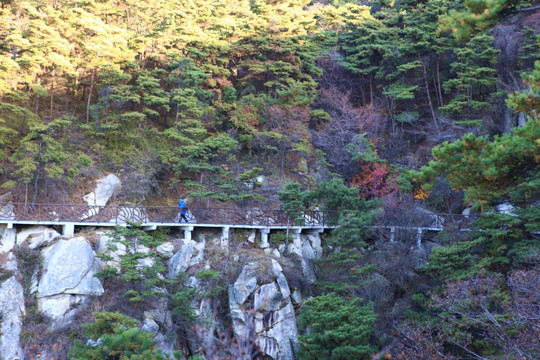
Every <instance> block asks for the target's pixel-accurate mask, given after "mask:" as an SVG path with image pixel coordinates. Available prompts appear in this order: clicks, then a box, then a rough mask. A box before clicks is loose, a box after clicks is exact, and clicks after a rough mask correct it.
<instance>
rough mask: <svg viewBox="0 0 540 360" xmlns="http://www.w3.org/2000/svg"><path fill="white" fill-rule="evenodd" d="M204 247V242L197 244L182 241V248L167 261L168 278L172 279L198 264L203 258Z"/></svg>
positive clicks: (191, 241)
mask: <svg viewBox="0 0 540 360" xmlns="http://www.w3.org/2000/svg"><path fill="white" fill-rule="evenodd" d="M204 247H205V242H204V240H203V241H201V242H199V243H197V242H196V241H193V240H188V241H184V245H183V246H182V248H181V249H180V250H179V251H178V252H177V253H176V254H174V256H173V257H172V258H171V260H169V278H170V279H174V278H175V277H176V276H177V275H178V274H179V273H181V272H185V271H186V270H187V269H188V268H189V267H190V266H193V265H195V264H198V263H199V262H200V261H201V260H202V259H203V257H204Z"/></svg>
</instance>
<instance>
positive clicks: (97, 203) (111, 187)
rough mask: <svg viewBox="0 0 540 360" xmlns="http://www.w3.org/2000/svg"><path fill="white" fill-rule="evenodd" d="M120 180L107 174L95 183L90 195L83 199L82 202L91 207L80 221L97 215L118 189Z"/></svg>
mask: <svg viewBox="0 0 540 360" xmlns="http://www.w3.org/2000/svg"><path fill="white" fill-rule="evenodd" d="M120 187H121V182H120V179H119V178H118V177H117V176H116V175H113V174H109V175H107V176H105V177H104V178H102V179H99V180H98V181H97V185H96V188H95V189H94V191H92V192H91V193H90V194H87V195H85V196H84V197H83V200H84V201H86V203H87V204H88V205H90V206H93V208H92V209H90V211H88V213H87V214H85V215H83V216H82V217H81V220H84V219H87V218H89V217H92V216H94V215H97V214H98V213H99V209H100V208H101V207H103V206H105V205H107V202H108V201H109V199H110V198H111V197H112V196H113V195H114V194H115V193H116V192H117V191H118V190H119V189H120Z"/></svg>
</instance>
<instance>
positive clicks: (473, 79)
mask: <svg viewBox="0 0 540 360" xmlns="http://www.w3.org/2000/svg"><path fill="white" fill-rule="evenodd" d="M492 43H493V37H492V36H490V35H488V34H486V33H479V34H477V35H475V36H474V37H472V38H471V39H470V40H469V41H468V42H467V43H466V44H465V45H464V46H463V47H460V48H458V49H456V50H455V53H456V56H457V61H455V62H454V63H452V65H451V67H452V70H453V71H454V72H455V73H456V78H454V79H450V80H448V81H446V82H445V83H444V84H443V88H444V90H445V91H446V92H450V91H452V90H453V93H454V96H453V98H452V100H450V102H449V103H448V104H447V105H445V106H444V107H442V108H441V110H442V111H443V112H446V113H450V114H456V116H457V118H458V119H459V122H458V124H462V125H466V126H467V125H472V126H475V125H479V124H481V121H482V119H480V118H479V117H480V116H481V115H482V113H483V112H485V111H486V110H488V109H489V108H490V106H491V103H492V102H493V100H494V99H495V98H496V97H497V96H500V95H501V94H500V93H499V92H497V91H496V89H497V81H498V80H497V72H496V70H495V68H494V67H493V65H494V64H495V62H496V61H497V53H498V51H497V50H495V49H494V48H493V46H492Z"/></svg>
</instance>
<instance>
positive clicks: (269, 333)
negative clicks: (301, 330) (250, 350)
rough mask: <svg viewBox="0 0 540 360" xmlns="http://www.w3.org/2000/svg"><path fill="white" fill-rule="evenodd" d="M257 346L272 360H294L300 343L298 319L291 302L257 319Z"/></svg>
mask: <svg viewBox="0 0 540 360" xmlns="http://www.w3.org/2000/svg"><path fill="white" fill-rule="evenodd" d="M255 331H256V332H257V334H259V336H258V337H257V339H256V342H257V344H258V345H259V347H260V348H261V350H262V351H263V352H265V353H266V354H267V355H269V356H270V357H271V358H272V359H280V360H294V347H296V344H297V342H298V340H297V338H298V329H297V327H296V317H295V316H294V308H293V306H292V304H291V301H290V300H288V301H287V302H286V304H285V306H284V307H283V308H281V309H279V310H277V311H272V312H270V313H269V314H268V315H267V316H262V317H261V316H256V317H255Z"/></svg>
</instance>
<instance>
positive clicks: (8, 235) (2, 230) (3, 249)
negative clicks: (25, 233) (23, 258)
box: [0, 226, 17, 253]
mask: <svg viewBox="0 0 540 360" xmlns="http://www.w3.org/2000/svg"><path fill="white" fill-rule="evenodd" d="M16 240H17V232H16V231H15V229H8V228H7V227H6V226H3V227H0V244H1V246H0V253H7V252H9V251H11V250H12V249H13V247H14V246H15V244H16Z"/></svg>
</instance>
